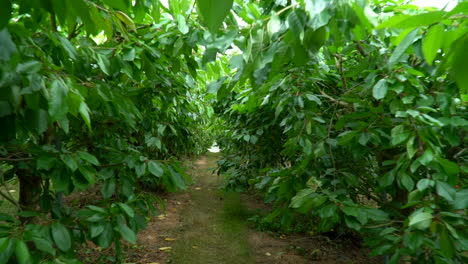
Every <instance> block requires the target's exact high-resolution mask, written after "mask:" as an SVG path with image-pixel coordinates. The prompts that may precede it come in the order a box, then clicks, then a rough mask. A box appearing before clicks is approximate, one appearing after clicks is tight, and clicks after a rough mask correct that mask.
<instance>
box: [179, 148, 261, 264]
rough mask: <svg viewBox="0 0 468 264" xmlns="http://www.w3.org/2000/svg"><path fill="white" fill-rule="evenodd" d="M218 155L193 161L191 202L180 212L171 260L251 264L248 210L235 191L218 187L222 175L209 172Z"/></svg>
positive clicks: (192, 262) (182, 263) (191, 262)
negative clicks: (194, 183)
mask: <svg viewBox="0 0 468 264" xmlns="http://www.w3.org/2000/svg"><path fill="white" fill-rule="evenodd" d="M217 158H218V157H217V155H214V154H210V155H208V156H206V157H204V158H202V159H201V160H199V161H197V162H196V167H195V169H194V171H193V173H192V177H193V178H194V181H195V182H196V185H195V187H193V188H191V190H190V191H189V192H190V194H191V203H190V204H188V205H186V207H185V208H186V209H185V211H184V212H182V215H181V217H182V221H183V225H182V227H181V229H180V230H177V231H176V232H177V233H178V236H179V239H178V241H177V242H176V244H174V246H173V251H172V256H171V263H176V264H184V263H190V264H197V263H203V264H207V263H226V264H230V263H233V264H234V263H253V261H252V259H251V252H250V251H249V250H250V247H249V244H248V238H247V232H248V228H247V226H246V222H245V219H246V218H247V215H248V213H247V210H246V209H245V208H244V207H243V205H242V204H241V201H240V197H239V194H237V193H228V194H226V193H223V192H222V191H221V190H220V187H221V186H222V178H221V177H218V176H216V175H213V174H212V168H214V167H215V166H216V164H215V162H216V160H217Z"/></svg>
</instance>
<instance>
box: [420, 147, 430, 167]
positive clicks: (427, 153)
mask: <svg viewBox="0 0 468 264" xmlns="http://www.w3.org/2000/svg"><path fill="white" fill-rule="evenodd" d="M417 160H418V161H419V162H420V163H421V164H422V165H427V164H429V162H431V161H433V160H434V153H433V152H432V150H430V149H427V150H426V151H425V152H424V154H422V156H421V157H419V158H418V159H417Z"/></svg>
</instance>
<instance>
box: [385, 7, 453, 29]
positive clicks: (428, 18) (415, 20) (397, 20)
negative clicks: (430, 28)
mask: <svg viewBox="0 0 468 264" xmlns="http://www.w3.org/2000/svg"><path fill="white" fill-rule="evenodd" d="M444 15H445V12H443V11H433V12H427V13H423V14H419V15H396V16H393V17H391V18H390V19H389V20H387V21H385V22H383V23H382V24H380V25H379V26H378V27H377V29H380V28H415V27H419V26H424V25H430V24H434V23H436V22H439V21H441V20H442V18H443V16H444Z"/></svg>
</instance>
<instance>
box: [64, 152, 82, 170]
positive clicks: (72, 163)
mask: <svg viewBox="0 0 468 264" xmlns="http://www.w3.org/2000/svg"><path fill="white" fill-rule="evenodd" d="M60 158H61V159H62V161H63V162H64V163H65V164H66V165H67V167H68V168H70V169H71V170H72V171H76V169H78V163H77V162H76V160H75V158H74V157H73V156H72V155H70V154H62V155H60Z"/></svg>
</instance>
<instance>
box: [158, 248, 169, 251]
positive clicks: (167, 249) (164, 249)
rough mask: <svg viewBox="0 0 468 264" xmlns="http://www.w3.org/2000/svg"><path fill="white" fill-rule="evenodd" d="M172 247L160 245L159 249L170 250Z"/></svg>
mask: <svg viewBox="0 0 468 264" xmlns="http://www.w3.org/2000/svg"><path fill="white" fill-rule="evenodd" d="M171 249H172V247H160V248H159V250H161V251H169V250H171Z"/></svg>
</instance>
